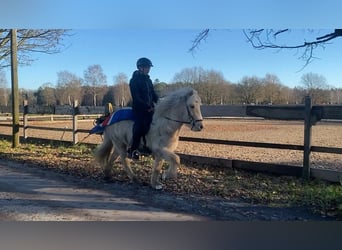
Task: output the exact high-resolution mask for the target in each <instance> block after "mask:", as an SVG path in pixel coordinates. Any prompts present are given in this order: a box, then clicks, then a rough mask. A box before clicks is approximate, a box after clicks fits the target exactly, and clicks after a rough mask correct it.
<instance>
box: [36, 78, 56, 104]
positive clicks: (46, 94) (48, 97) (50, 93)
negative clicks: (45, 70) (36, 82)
mask: <svg viewBox="0 0 342 250" xmlns="http://www.w3.org/2000/svg"><path fill="white" fill-rule="evenodd" d="M55 92H56V91H55V88H53V86H52V84H51V83H44V84H43V85H42V86H41V87H39V88H38V90H37V92H36V93H35V95H36V97H37V104H38V105H43V106H50V105H55V104H56V93H55Z"/></svg>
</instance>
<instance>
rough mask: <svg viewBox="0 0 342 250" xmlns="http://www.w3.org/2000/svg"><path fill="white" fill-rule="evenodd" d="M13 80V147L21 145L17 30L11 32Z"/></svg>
mask: <svg viewBox="0 0 342 250" xmlns="http://www.w3.org/2000/svg"><path fill="white" fill-rule="evenodd" d="M11 78H12V147H13V148H15V147H17V146H18V145H19V89H18V58H17V30H16V29H12V30H11Z"/></svg>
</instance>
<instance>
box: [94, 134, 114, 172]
mask: <svg viewBox="0 0 342 250" xmlns="http://www.w3.org/2000/svg"><path fill="white" fill-rule="evenodd" d="M103 136H104V138H103V142H102V144H101V145H99V146H98V147H97V148H96V150H95V153H94V155H95V160H96V161H97V162H98V163H100V164H101V165H105V164H106V163H107V162H108V160H109V157H110V155H111V153H112V149H113V143H112V141H111V140H110V138H109V137H108V136H106V133H104V134H103Z"/></svg>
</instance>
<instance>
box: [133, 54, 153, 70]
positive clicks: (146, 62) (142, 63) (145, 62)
mask: <svg viewBox="0 0 342 250" xmlns="http://www.w3.org/2000/svg"><path fill="white" fill-rule="evenodd" d="M139 67H153V65H152V62H151V60H150V59H148V58H146V57H142V58H139V59H138V61H137V68H139Z"/></svg>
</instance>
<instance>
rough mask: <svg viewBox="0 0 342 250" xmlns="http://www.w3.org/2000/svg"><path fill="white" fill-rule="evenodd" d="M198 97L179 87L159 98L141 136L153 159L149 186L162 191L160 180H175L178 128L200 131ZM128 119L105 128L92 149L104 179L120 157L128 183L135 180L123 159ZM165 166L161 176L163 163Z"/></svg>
mask: <svg viewBox="0 0 342 250" xmlns="http://www.w3.org/2000/svg"><path fill="white" fill-rule="evenodd" d="M200 106H201V98H200V97H199V95H198V93H197V91H196V90H194V89H192V88H181V89H178V90H176V91H174V92H171V93H170V94H168V95H167V96H165V97H163V98H161V99H160V100H159V102H158V103H157V105H156V107H155V112H154V115H153V119H152V123H151V126H150V129H149V131H148V133H147V134H146V135H145V138H146V145H147V147H148V148H149V149H150V150H151V154H152V156H153V158H154V163H153V169H152V174H151V186H152V187H153V188H155V189H162V187H163V186H162V183H161V181H160V180H161V177H162V179H163V180H165V179H172V178H176V177H177V168H178V167H179V166H180V158H179V156H178V155H176V154H175V153H174V151H175V149H176V147H177V145H178V141H179V132H180V129H181V127H182V126H183V125H184V124H185V125H187V126H189V127H190V129H191V130H193V131H201V130H202V129H203V117H202V113H201V109H200ZM132 128H133V121H132V120H123V121H120V122H117V123H114V124H112V125H110V126H106V127H105V129H104V132H103V142H102V144H101V145H99V146H98V147H97V149H96V150H95V159H96V160H97V162H98V163H100V165H101V166H102V167H103V170H104V174H105V176H106V177H110V175H111V170H112V167H113V163H114V161H115V160H116V159H117V158H118V156H120V158H121V163H122V165H123V167H124V169H125V171H126V172H127V175H128V177H129V178H130V179H131V181H137V178H136V176H135V175H134V173H133V171H132V169H131V167H130V161H129V159H128V158H127V149H128V147H129V146H130V144H131V140H132ZM164 160H165V161H167V162H169V167H168V168H167V170H166V171H165V172H164V173H163V174H162V176H161V170H162V164H163V161H164Z"/></svg>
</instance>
